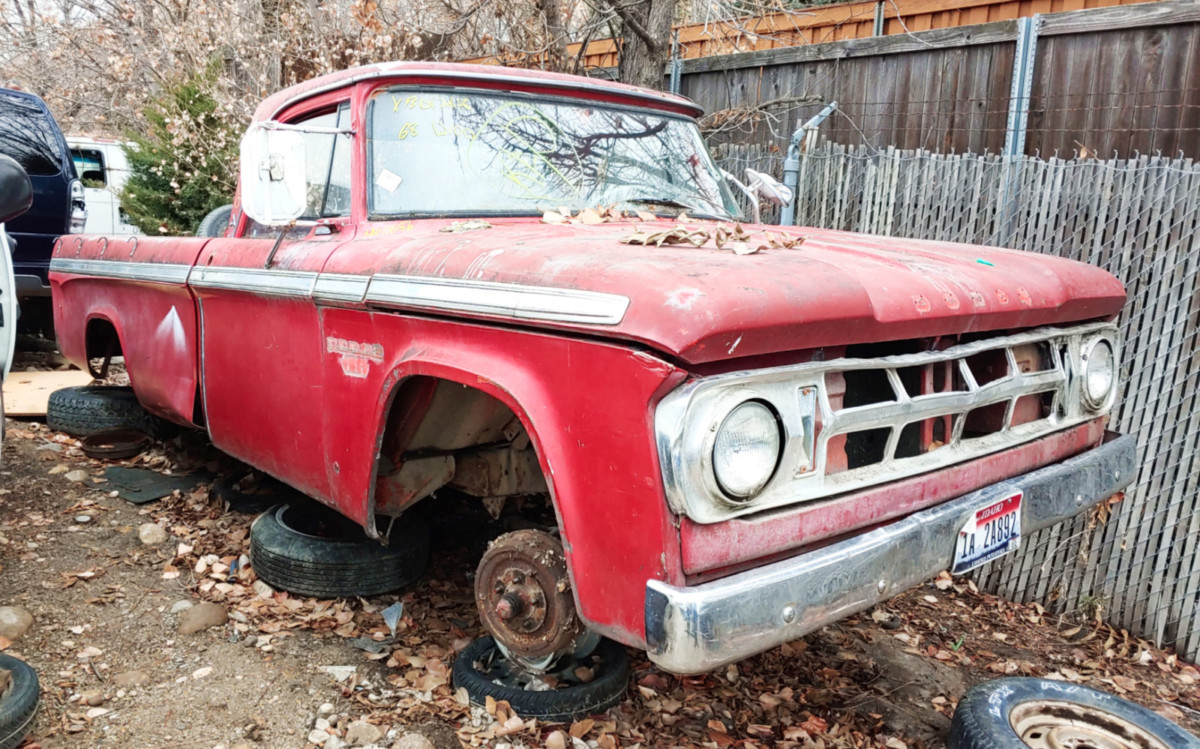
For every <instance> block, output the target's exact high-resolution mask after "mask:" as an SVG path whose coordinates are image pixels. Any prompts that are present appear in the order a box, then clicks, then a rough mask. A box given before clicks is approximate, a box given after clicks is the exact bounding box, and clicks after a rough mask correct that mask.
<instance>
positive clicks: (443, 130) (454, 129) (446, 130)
mask: <svg viewBox="0 0 1200 749" xmlns="http://www.w3.org/2000/svg"><path fill="white" fill-rule="evenodd" d="M430 127H432V128H433V134H434V135H436V136H438V137H439V138H440V137H445V136H447V135H453V136H455V137H458V138H470V139H472V140H474V139H475V136H476V135H478V132H477V131H476V130H475V129H474V128H472V127H469V126H467V125H448V124H446V123H445V122H434V123H432V124H431V125H430Z"/></svg>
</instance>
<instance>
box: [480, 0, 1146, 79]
mask: <svg viewBox="0 0 1200 749" xmlns="http://www.w3.org/2000/svg"><path fill="white" fill-rule="evenodd" d="M1148 1H1149V0H886V1H885V2H879V1H878V0H863V1H862V2H851V3H836V4H829V5H812V6H809V7H806V8H797V9H794V10H787V11H783V12H780V13H768V14H766V15H762V16H755V17H743V18H714V19H708V20H700V21H694V22H692V23H686V24H684V25H681V26H676V27H675V28H674V29H673V38H674V40H675V41H676V46H675V50H676V52H677V54H678V57H679V58H680V59H684V60H692V59H698V58H702V57H712V56H713V55H728V54H733V53H736V52H754V51H759V50H766V49H779V48H781V47H795V46H799V45H808V44H821V43H823V42H835V41H841V40H843V39H866V38H868V37H872V36H876V33H875V25H876V17H877V15H878V16H879V20H880V21H882V26H883V34H882V35H881V36H887V35H890V34H906V33H909V32H912V31H928V30H930V29H946V28H954V27H956V26H968V25H971V24H977V23H988V22H991V21H1011V20H1012V19H1014V18H1020V17H1024V16H1029V15H1032V14H1034V13H1058V12H1062V11H1070V10H1083V9H1085V8H1106V7H1111V6H1114V5H1132V4H1134V3H1142V2H1148ZM585 44H586V45H587V49H586V50H584V49H583V47H584V45H585ZM619 50H620V40H618V39H611V38H608V39H592V40H590V41H587V42H574V43H572V44H568V45H567V57H568V58H569V59H572V60H574V59H576V58H578V59H579V61H580V63H581V67H582V68H583V69H585V70H589V69H595V68H608V67H613V66H615V65H616V64H617V57H618V52H619ZM464 62H476V63H484V64H492V65H526V64H529V65H530V66H532V67H536V66H537V65H538V64H544V63H545V62H546V55H545V54H539V53H534V54H530V53H523V52H513V53H509V54H504V55H496V56H491V57H478V58H474V59H471V60H464Z"/></svg>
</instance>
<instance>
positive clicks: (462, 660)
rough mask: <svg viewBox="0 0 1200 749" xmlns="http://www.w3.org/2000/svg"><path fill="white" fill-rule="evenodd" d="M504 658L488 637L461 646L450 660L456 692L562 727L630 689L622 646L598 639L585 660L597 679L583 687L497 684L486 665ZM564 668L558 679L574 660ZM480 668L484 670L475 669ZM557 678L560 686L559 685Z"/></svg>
mask: <svg viewBox="0 0 1200 749" xmlns="http://www.w3.org/2000/svg"><path fill="white" fill-rule="evenodd" d="M497 658H503V656H502V655H500V653H499V651H498V649H497V648H496V642H495V640H493V639H492V638H491V637H480V638H479V639H478V640H475V641H474V642H472V643H471V644H470V645H468V646H467V647H465V648H463V650H462V652H460V653H459V654H458V657H457V658H455V659H454V670H453V671H452V678H453V680H454V688H455V689H458V688H460V687H461V688H463V689H466V690H467V696H468V697H470V699H471V702H472V703H473V704H476V705H484V704H486V703H487V698H488V697H491V698H493V699H495V700H497V701H499V700H507V701H508V704H509V705H511V706H512V709H513V710H515V711H516V713H517V715H519V716H521V717H522V718H537V719H538V720H541V721H547V722H551V723H566V722H569V721H572V720H576V719H579V718H583V717H585V716H588V715H594V714H595V713H601V712H604V711H605V710H607V709H609V708H610V707H612V706H613V705H616V704H618V703H620V702H621V700H623V699H624V698H625V691H626V689H627V688H628V686H629V658H628V656H626V655H625V648H623V647H621V645H619V644H617V643H615V642H613V641H612V640H609V639H602V640H601V641H600V644H599V646H597V647H596V650H595V651H593V653H592V654H591V655H590V656H588V657H587V658H585V659H584V660H585V661H588V662H590V663H592V664H594V669H595V678H593V679H592V680H591V681H589V682H587V683H576V684H571V685H570V686H568V687H566V688H564V689H550V690H546V691H535V690H530V689H525V688H523V687H521V686H512V685H508V684H503V683H498V681H499V680H498V679H497V678H496V676H497V674H496V673H494V667H492V668H489V665H490V664H491V663H492V662H493V661H494V660H495V659H497ZM566 660H567V663H566V665H565V667H563V666H562V664H560V667H559V669H558V670H557V671H552V673H554V674H555V675H556V676H563V675H565V674H567V673H569V672H571V671H573V670H574V668H575V667H576V666H577V665H579V664H578V662H576V661H575V660H574V659H570V658H568V659H566ZM481 665H482V666H484V668H485V671H480V669H479V667H480V666H481ZM562 681H563V680H562V679H560V683H562Z"/></svg>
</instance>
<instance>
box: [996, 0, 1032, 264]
mask: <svg viewBox="0 0 1200 749" xmlns="http://www.w3.org/2000/svg"><path fill="white" fill-rule="evenodd" d="M1041 23H1042V17H1041V15H1040V14H1037V13H1035V14H1034V15H1033V16H1030V17H1028V18H1019V19H1017V49H1016V52H1015V54H1014V55H1013V72H1012V90H1011V91H1010V93H1009V97H1008V121H1007V124H1006V127H1005V132H1004V151H1003V156H1004V162H1003V163H1004V170H1005V179H1004V183H1003V188H1002V192H1001V196H1000V204H999V205H1000V209H1001V210H1002V211H1003V214H1002V215H1003V219H1002V221H1001V226H1000V232H999V240H1000V244H1002V245H1005V246H1007V245H1008V244H1009V243H1010V240H1011V238H1012V234H1013V220H1014V218H1015V215H1016V211H1017V198H1018V195H1017V188H1016V185H1017V172H1018V171H1019V169H1020V162H1021V158H1022V157H1023V156H1024V155H1025V132H1026V130H1027V129H1028V126H1029V98H1030V94H1031V93H1032V90H1033V70H1034V65H1035V64H1036V62H1037V36H1038V28H1039V27H1040V26H1041Z"/></svg>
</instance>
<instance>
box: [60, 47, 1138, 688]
mask: <svg viewBox="0 0 1200 749" xmlns="http://www.w3.org/2000/svg"><path fill="white" fill-rule="evenodd" d="M699 114H700V112H699V111H698V110H697V108H696V107H695V105H694V104H692V103H691V102H690V101H688V100H686V99H683V98H680V97H676V96H671V95H667V94H663V93H659V92H654V91H648V90H643V89H638V88H633V87H629V86H623V85H619V84H614V83H607V82H597V81H594V80H588V79H582V78H575V77H570V76H563V75H554V74H547V73H540V72H517V71H510V70H503V69H497V68H489V67H474V66H459V65H442V64H426V63H394V64H381V65H374V66H368V67H362V68H356V69H353V70H347V71H344V72H340V73H336V74H333V75H329V76H325V77H322V78H318V79H315V80H312V81H309V82H306V83H303V84H301V85H298V86H294V87H292V88H289V89H287V90H284V91H282V92H280V93H278V94H275V95H273V96H271V97H270V98H268V99H267V100H265V101H264V102H263V103H262V105H261V106H260V107H259V109H258V111H257V114H256V116H255V122H254V124H253V125H252V126H251V128H250V130H249V132H248V133H247V135H246V138H245V139H244V140H243V144H242V171H241V182H240V188H239V196H238V199H237V201H236V202H235V204H234V210H233V218H232V221H231V224H230V228H229V231H228V232H227V236H226V237H222V238H213V239H207V238H170V237H163V238H149V237H126V236H121V237H108V238H105V237H99V236H86V237H74V236H72V237H64V238H63V239H61V240H60V241H59V242H58V245H57V247H56V248H55V250H54V258H53V263H52V265H51V282H52V284H53V295H54V307H55V328H56V330H57V331H58V336H59V340H60V342H61V347H62V351H63V353H64V354H65V355H66V356H67V357H68V358H69V359H70V360H71V361H73V362H75V363H77V364H78V365H80V366H81V367H86V366H88V362H89V359H95V358H99V357H104V356H105V355H111V354H113V353H120V354H121V355H123V356H124V358H125V362H126V366H127V369H128V372H129V376H130V379H131V381H132V385H133V388H134V390H135V391H136V394H137V397H138V399H139V400H140V402H141V403H142V404H143V405H144V406H145V408H147V409H149V410H150V411H152V412H153V413H155V414H157V415H159V416H161V417H163V418H166V419H169V420H171V421H174V422H176V423H179V424H182V425H186V426H191V427H195V428H199V429H204V430H206V431H207V432H208V434H209V435H210V437H211V439H212V442H213V443H214V444H215V445H216V446H217V447H219V448H221V449H222V450H224V451H226V452H227V453H229V454H230V455H233V456H235V457H237V458H239V459H241V460H243V461H246V462H247V463H250V464H252V465H254V466H256V467H258V468H260V469H262V470H263V471H265V472H267V473H269V474H271V475H273V476H275V477H277V478H279V479H281V480H283V481H284V482H286V483H288V484H290V485H291V486H293V487H295V488H297V489H299V490H300V491H302V492H304V493H306V494H308V495H310V496H312V497H314V498H316V499H318V500H320V501H321V502H323V503H325V504H327V505H329V506H330V507H333V508H335V509H336V510H338V511H339V512H341V513H342V514H344V515H345V516H347V517H348V518H350V519H352V520H354V521H356V522H357V523H358V524H360V525H361V526H362V527H363V528H364V529H365V530H366V532H367V534H368V535H369V536H371V537H372V538H377V539H379V540H380V541H381V542H386V541H387V536H388V533H389V529H391V528H394V527H400V526H402V525H403V524H404V522H405V512H406V510H408V509H409V508H410V507H412V506H413V505H414V504H415V503H417V502H421V501H427V502H436V501H438V500H437V498H430V497H431V495H432V494H433V493H434V492H436V491H437V490H439V489H442V488H443V487H447V488H451V489H454V490H457V491H459V492H463V493H466V494H468V495H473V496H477V497H481V498H486V499H488V500H495V499H498V498H503V497H511V496H518V495H520V496H531V495H532V496H540V497H543V498H545V501H546V502H548V503H550V504H551V506H552V507H553V510H554V516H555V517H557V521H558V527H557V528H556V529H551V530H550V532H546V533H541V532H537V533H534V534H533V535H532V536H530V535H526V536H523V537H522V538H526V539H529V538H535V537H536V538H541V539H542V541H536V539H535V540H534V541H531V542H530V543H532V544H533V545H534V546H537V545H538V544H544V545H545V546H546V548H551V547H554V548H560V549H561V552H562V556H563V558H565V569H566V572H567V573H568V574H566V575H564V576H560V577H559V578H557V579H558V580H559V582H558V587H557V588H555V587H554V585H553V584H551V586H550V589H547V588H546V583H545V580H544V579H543V578H542V577H539V576H538V575H536V574H531V575H528V576H527V575H525V574H516V573H513V571H512V569H511V568H506V567H505V566H504V565H503V564H499V565H492V566H488V565H489V562H488V559H487V558H485V559H484V564H483V565H481V568H480V569H481V574H480V575H479V578H478V579H477V581H476V596H477V600H478V603H479V607H480V612H481V618H482V620H483V622H484V625H485V627H487V628H488V629H489V631H490V632H491V633H492V634H493V635H494V636H495V638H496V641H497V642H498V643H499V644H500V646H502V648H503V649H504V650H505V652H507V653H509V654H511V655H513V656H515V657H518V658H520V659H521V660H522V662H524V663H525V664H527V665H529V666H530V667H537V666H538V665H539V664H543V665H544V664H546V663H548V662H549V660H551V659H553V658H554V657H556V656H557V655H559V654H563V653H565V652H567V651H573V652H576V653H578V652H579V650H580V649H581V648H586V647H594V646H595V642H596V641H597V640H598V639H599V638H598V637H596V635H603V636H606V637H608V638H611V639H613V640H617V641H619V642H621V643H624V644H627V645H631V646H635V647H638V648H643V649H645V650H646V651H647V652H648V653H649V656H650V658H651V659H652V660H653V661H654V662H655V663H657V664H659V665H660V666H661V667H663V668H665V669H667V670H670V671H674V672H680V673H694V672H701V671H705V670H709V669H713V668H715V667H718V666H720V665H722V664H725V663H729V662H732V661H735V660H738V659H740V658H744V657H746V656H749V655H751V654H754V653H758V652H762V651H764V650H767V649H769V648H771V647H773V646H775V645H778V644H780V643H783V642H786V641H789V640H792V639H795V638H797V637H799V636H801V635H803V634H805V633H807V632H810V631H812V630H814V629H816V628H818V627H820V626H822V625H824V624H827V623H829V622H832V621H834V620H837V619H839V618H841V617H845V616H847V615H849V614H851V613H854V612H856V611H861V610H863V609H865V608H867V607H869V606H871V605H872V604H874V603H875V602H877V601H880V600H883V599H886V598H888V597H890V596H893V595H895V594H897V593H899V592H901V591H903V590H906V589H908V588H911V587H913V586H915V585H917V584H919V583H921V582H922V581H924V580H927V579H929V578H930V577H932V576H934V575H936V574H937V573H938V572H939V571H942V570H953V571H954V572H956V573H961V572H966V571H967V570H969V569H972V568H974V567H976V566H978V565H979V564H982V563H984V562H987V561H990V560H993V559H996V558H998V557H1000V556H1002V555H1004V554H1006V553H1007V552H1009V551H1011V550H1012V549H1014V548H1017V547H1018V546H1019V543H1020V540H1021V538H1022V537H1024V536H1028V534H1030V533H1033V532H1035V531H1037V530H1038V529H1041V528H1045V527H1047V526H1049V525H1051V524H1053V523H1057V522H1060V521H1062V520H1064V519H1066V518H1069V517H1071V516H1074V515H1077V514H1079V513H1082V512H1085V511H1086V510H1088V509H1089V508H1090V507H1092V506H1093V505H1095V504H1096V503H1098V502H1101V501H1103V500H1105V499H1106V498H1108V497H1110V496H1112V495H1114V494H1116V493H1117V492H1119V491H1120V490H1121V489H1123V488H1124V487H1125V486H1126V485H1127V484H1128V483H1129V482H1130V480H1131V479H1132V477H1133V470H1134V452H1133V442H1132V440H1131V439H1129V438H1128V437H1122V436H1118V435H1114V434H1112V433H1110V432H1108V431H1106V424H1107V421H1108V414H1109V413H1110V411H1111V409H1112V407H1113V402H1114V399H1115V398H1116V392H1117V389H1118V383H1117V373H1118V362H1119V348H1120V341H1119V340H1118V335H1117V329H1116V327H1115V325H1114V322H1113V321H1114V319H1115V318H1116V316H1117V314H1118V313H1119V312H1120V310H1121V307H1122V305H1123V304H1124V301H1125V293H1124V289H1123V288H1122V286H1121V284H1120V283H1119V282H1118V281H1117V280H1116V279H1114V278H1113V277H1112V276H1111V275H1109V274H1108V273H1105V272H1104V271H1102V270H1099V269H1097V268H1094V267H1090V266H1088V265H1084V264H1081V263H1077V262H1072V261H1070V260H1066V259H1062V258H1058V257H1054V256H1052V255H1035V254H1028V253H1021V252H1015V251H1010V250H1004V249H996V248H987V247H978V246H967V245H956V244H947V243H939V242H923V241H912V240H904V239H893V238H886V237H878V236H862V235H856V234H850V233H844V232H836V231H827V230H820V229H813V228H795V227H763V226H753V225H748V224H747V225H744V226H742V227H740V228H739V227H738V225H737V223H736V222H737V221H738V220H739V219H740V212H739V209H738V207H737V203H736V201H735V200H734V199H733V192H732V190H731V187H730V185H731V184H734V185H735V186H736V180H734V179H732V178H731V177H729V176H728V175H724V174H723V173H722V172H721V171H720V170H719V169H717V167H716V166H715V164H714V163H713V161H712V159H711V158H710V156H709V154H708V152H707V151H706V149H705V146H704V142H703V140H702V138H701V134H700V131H699V129H698V127H697V125H696V119H695V118H696V117H697V116H698V115H699ZM774 187H778V185H775V186H774ZM775 192H779V191H778V190H776V191H775ZM784 192H786V191H784ZM682 214H686V216H683V215H682ZM747 236H748V237H749V238H746V237H747ZM722 237H724V239H725V241H721V240H722ZM801 239H802V240H803V241H802V242H801V241H800V240H801ZM760 247H761V249H760ZM519 533H526V534H528V533H529V532H528V531H520V532H519ZM539 534H540V535H539ZM559 545H560V546H559ZM549 556H550V555H546V557H545V558H549ZM540 558H542V557H539V556H538V555H536V554H534V555H527V556H526V558H525V561H524V562H523V564H526V565H527V566H528V565H532V567H531V569H534V571H535V572H536V569H535V568H536V565H537V564H538V559H540ZM492 569H495V570H498V572H497V573H496V576H494V577H490V576H489V574H490V573H489V574H484V573H487V572H488V571H489V570H492ZM505 570H507V572H505ZM538 586H541V587H538ZM531 612H532V613H531ZM535 614H536V615H535Z"/></svg>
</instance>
